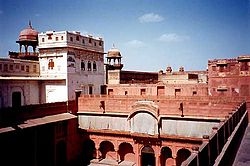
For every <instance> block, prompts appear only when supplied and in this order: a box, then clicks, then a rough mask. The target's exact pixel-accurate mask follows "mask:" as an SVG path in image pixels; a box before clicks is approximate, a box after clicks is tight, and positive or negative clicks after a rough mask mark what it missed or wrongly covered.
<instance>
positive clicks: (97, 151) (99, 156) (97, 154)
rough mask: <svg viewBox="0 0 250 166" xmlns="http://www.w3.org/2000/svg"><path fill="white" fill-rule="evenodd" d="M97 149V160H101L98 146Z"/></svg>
mask: <svg viewBox="0 0 250 166" xmlns="http://www.w3.org/2000/svg"><path fill="white" fill-rule="evenodd" d="M95 149H96V158H97V159H99V158H100V156H99V155H100V152H99V147H98V145H96V146H95Z"/></svg>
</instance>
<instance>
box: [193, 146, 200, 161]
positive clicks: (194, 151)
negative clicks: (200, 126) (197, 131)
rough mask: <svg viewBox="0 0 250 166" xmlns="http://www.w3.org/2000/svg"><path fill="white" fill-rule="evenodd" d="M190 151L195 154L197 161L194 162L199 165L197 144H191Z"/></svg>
mask: <svg viewBox="0 0 250 166" xmlns="http://www.w3.org/2000/svg"><path fill="white" fill-rule="evenodd" d="M192 153H193V154H194V155H196V156H197V163H196V165H197V166H199V156H198V153H199V147H198V146H193V147H192Z"/></svg>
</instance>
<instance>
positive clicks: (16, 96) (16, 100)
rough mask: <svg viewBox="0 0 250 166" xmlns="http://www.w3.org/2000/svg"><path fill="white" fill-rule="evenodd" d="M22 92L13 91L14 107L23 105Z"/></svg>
mask: <svg viewBox="0 0 250 166" xmlns="http://www.w3.org/2000/svg"><path fill="white" fill-rule="evenodd" d="M21 99H22V98H21V92H13V93H12V107H14V108H16V107H20V106H21V105H22V100H21Z"/></svg>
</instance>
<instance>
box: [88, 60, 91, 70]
mask: <svg viewBox="0 0 250 166" xmlns="http://www.w3.org/2000/svg"><path fill="white" fill-rule="evenodd" d="M88 71H91V62H90V61H88Z"/></svg>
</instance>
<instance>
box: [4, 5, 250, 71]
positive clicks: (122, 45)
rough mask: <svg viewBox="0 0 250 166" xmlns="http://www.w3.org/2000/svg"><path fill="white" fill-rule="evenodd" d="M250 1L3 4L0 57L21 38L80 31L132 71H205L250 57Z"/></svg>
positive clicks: (12, 49)
mask: <svg viewBox="0 0 250 166" xmlns="http://www.w3.org/2000/svg"><path fill="white" fill-rule="evenodd" d="M249 8H250V0H41V1H38V0H8V1H6V0H0V57H6V56H7V54H8V51H10V50H11V51H18V45H17V44H16V43H15V41H16V40H17V39H18V35H19V32H20V31H21V30H22V29H24V28H26V27H27V26H28V21H29V20H31V21H32V25H33V27H34V28H35V29H36V30H38V31H39V32H45V31H49V30H54V31H62V30H67V31H80V32H81V33H82V34H92V35H94V36H101V37H103V38H104V41H105V52H107V51H108V50H109V49H110V48H111V47H112V45H113V43H114V44H115V46H116V47H117V48H118V49H119V50H120V51H121V54H122V56H123V59H122V62H123V64H124V69H126V70H144V71H159V70H160V69H163V70H165V69H166V66H167V65H170V66H172V67H173V69H174V70H178V68H179V66H184V67H185V69H186V70H204V69H206V67H207V61H208V59H216V58H217V59H218V58H233V57H237V56H239V55H242V54H250V30H249V29H250V26H249V24H250V11H249V10H250V9H249Z"/></svg>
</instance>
